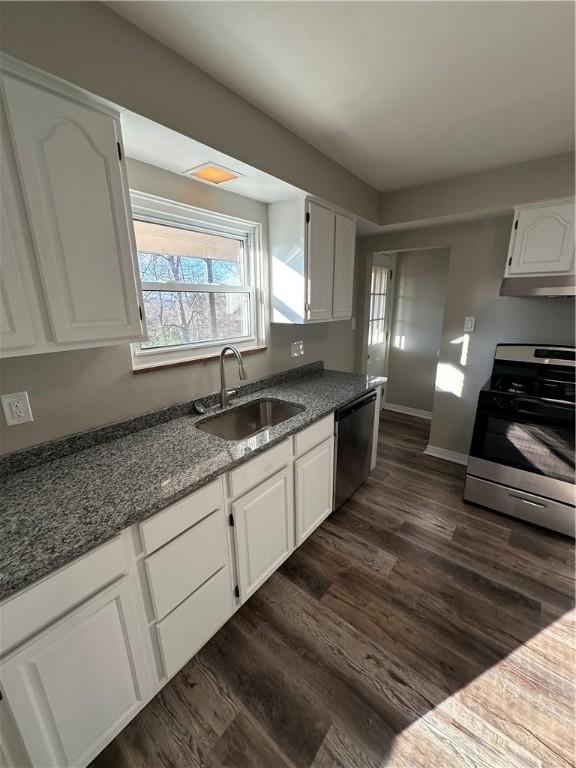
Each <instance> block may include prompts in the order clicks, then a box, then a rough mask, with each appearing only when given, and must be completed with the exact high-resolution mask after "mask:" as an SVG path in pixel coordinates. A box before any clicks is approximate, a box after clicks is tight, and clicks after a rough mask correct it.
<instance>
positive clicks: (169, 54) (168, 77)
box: [0, 2, 380, 221]
mask: <svg viewBox="0 0 576 768" xmlns="http://www.w3.org/2000/svg"><path fill="white" fill-rule="evenodd" d="M0 48H2V50H4V51H5V52H6V53H9V54H10V55H12V56H15V57H16V58H19V59H21V60H22V61H25V62H27V63H29V64H32V65H34V66H36V67H39V68H40V69H44V70H46V71H48V72H51V73H52V74H54V75H57V76H59V77H61V78H63V79H64V80H67V81H69V82H71V83H75V84H76V85H79V86H81V87H83V88H85V89H86V90H88V91H90V92H92V93H95V94H97V95H99V96H102V97H103V98H106V99H109V100H110V101H113V102H115V103H116V104H119V105H120V106H122V107H125V108H126V109H131V110H132V111H133V112H136V113H138V114H140V115H144V116H145V117H148V118H150V119H151V120H155V121H156V122H158V123H161V124H162V125H166V126H167V127H169V128H172V129H173V130H175V131H178V132H179V133H182V134H184V135H186V136H191V137H192V138H194V139H196V140H198V141H201V142H203V143H205V144H207V145H208V146H210V147H214V148H215V149H218V150H220V151H222V152H225V153H227V154H229V155H231V156H232V157H235V158H237V159H238V160H242V161H243V162H245V163H248V164H250V165H253V166H254V167H255V168H259V169H260V170H262V171H266V172H267V173H271V174H272V175H274V176H277V177H278V178H280V179H284V180H285V181H288V182H290V183H291V184H294V185H295V186H296V187H299V188H301V189H304V190H306V191H307V192H310V193H313V194H315V195H318V196H319V197H323V198H325V199H326V200H328V201H331V202H333V203H336V204H338V205H340V206H342V207H343V208H346V209H348V210H350V211H352V212H354V213H357V214H358V215H361V216H364V217H366V218H368V219H369V220H371V221H377V220H378V215H379V204H380V194H379V193H378V192H377V191H376V190H374V189H372V187H370V186H369V185H368V184H366V183H365V182H364V181H361V180H360V179H359V178H357V177H356V176H354V175H353V174H352V173H350V172H349V171H347V170H345V169H344V168H343V167H342V166H341V165H338V164H337V163H336V162H334V161H333V160H331V159H330V158H328V157H326V155H323V154H322V153H321V152H320V151H318V150H317V149H315V148H314V147H312V146H311V145H310V144H307V143H306V142H305V141H303V140H302V139H300V138H299V137H298V136H296V135H295V134H294V133H291V132H290V131H289V130H288V129H287V128H284V127H283V126H281V125H280V124H279V123H277V122H276V121H275V120H273V119H272V118H270V117H268V115H265V114H264V113H263V112H261V111H260V110H258V109H256V107H254V106H252V105H251V104H249V103H248V102H247V101H245V100H244V99H242V98H241V97H240V96H238V95H237V94H236V93H233V92H232V91H231V90H229V89H228V88H226V87H225V86H224V85H222V84H221V83H219V82H217V81H216V80H214V79H213V78H212V77H210V76H209V75H207V74H206V73H205V72H203V71H202V70H200V69H198V68H197V67H195V66H194V65H193V64H190V63H189V62H188V61H186V60H185V59H183V58H182V57H181V56H179V55H178V54H176V53H174V52H173V51H171V50H170V49H169V48H167V47H166V46H164V45H162V44H161V43H159V42H158V41H157V40H154V39H153V38H152V37H150V36H149V35H147V34H146V33H145V32H142V30H140V29H138V28H137V27H135V26H134V25H132V24H130V23H129V22H128V21H126V19H123V18H122V17H121V16H118V15H117V14H116V13H114V12H113V11H112V10H110V8H107V7H106V6H105V5H103V4H102V3H94V2H48V3H46V2H30V3H20V2H3V3H0Z"/></svg>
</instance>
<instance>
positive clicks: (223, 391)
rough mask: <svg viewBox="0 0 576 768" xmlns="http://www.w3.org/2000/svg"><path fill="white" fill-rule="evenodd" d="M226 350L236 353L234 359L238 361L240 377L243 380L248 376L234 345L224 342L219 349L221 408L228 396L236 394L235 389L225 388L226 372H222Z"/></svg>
mask: <svg viewBox="0 0 576 768" xmlns="http://www.w3.org/2000/svg"><path fill="white" fill-rule="evenodd" d="M228 350H230V351H231V352H234V354H235V355H236V360H237V361H238V373H239V375H240V378H241V379H242V380H243V381H244V380H245V379H247V378H248V376H247V375H246V371H245V370H244V361H243V360H242V355H241V354H240V352H239V351H238V350H237V349H236V347H233V346H232V345H231V344H226V346H225V347H222V349H221V350H220V407H221V408H226V406H227V405H228V402H229V400H230V397H231V396H232V395H235V394H236V390H235V389H227V388H226V374H225V373H224V357H225V356H226V352H228Z"/></svg>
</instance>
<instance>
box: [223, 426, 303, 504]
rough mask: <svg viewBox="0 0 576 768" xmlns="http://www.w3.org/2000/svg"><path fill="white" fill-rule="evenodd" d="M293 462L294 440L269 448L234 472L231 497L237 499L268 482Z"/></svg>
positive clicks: (231, 474) (230, 475)
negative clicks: (259, 484)
mask: <svg viewBox="0 0 576 768" xmlns="http://www.w3.org/2000/svg"><path fill="white" fill-rule="evenodd" d="M291 461H292V439H291V438H290V439H288V440H285V441H284V442H283V443H280V445H276V446H274V448H269V449H268V450H267V451H264V453H261V454H260V456H257V457H256V458H255V459H252V461H249V462H248V463H247V464H243V465H242V466H241V467H238V469H234V470H232V472H230V474H229V476H228V477H229V478H230V496H231V498H233V499H235V498H237V497H238V496H241V495H242V494H243V493H246V491H249V490H250V489H251V488H254V487H255V486H256V485H258V483H261V482H263V481H264V480H267V479H268V478H269V477H271V476H272V475H273V474H275V473H276V472H278V471H279V470H281V469H283V468H284V467H286V466H288V464H290V462H291Z"/></svg>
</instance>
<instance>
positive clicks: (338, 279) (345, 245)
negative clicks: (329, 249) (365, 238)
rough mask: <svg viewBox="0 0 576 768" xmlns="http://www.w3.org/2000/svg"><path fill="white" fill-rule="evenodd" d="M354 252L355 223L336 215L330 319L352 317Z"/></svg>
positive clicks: (346, 217)
mask: <svg viewBox="0 0 576 768" xmlns="http://www.w3.org/2000/svg"><path fill="white" fill-rule="evenodd" d="M355 251H356V222H355V221H354V219H350V218H348V216H342V214H341V213H337V214H336V229H335V232H334V295H333V299H332V317H333V318H334V319H338V320H340V319H343V320H346V319H348V318H350V317H352V294H353V291H352V288H353V285H354V256H355Z"/></svg>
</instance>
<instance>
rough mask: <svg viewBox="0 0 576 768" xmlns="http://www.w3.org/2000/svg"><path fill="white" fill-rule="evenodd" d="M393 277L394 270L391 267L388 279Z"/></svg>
mask: <svg viewBox="0 0 576 768" xmlns="http://www.w3.org/2000/svg"><path fill="white" fill-rule="evenodd" d="M393 277H394V270H393V269H391V270H390V280H392V278H393Z"/></svg>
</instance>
